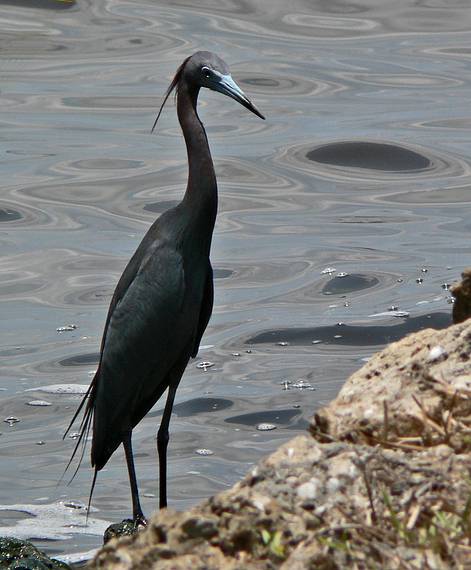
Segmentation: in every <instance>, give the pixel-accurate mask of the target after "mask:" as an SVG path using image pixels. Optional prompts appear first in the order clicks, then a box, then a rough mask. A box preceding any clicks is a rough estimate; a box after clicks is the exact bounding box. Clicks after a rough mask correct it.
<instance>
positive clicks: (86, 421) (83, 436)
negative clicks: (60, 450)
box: [59, 370, 99, 485]
mask: <svg viewBox="0 0 471 570" xmlns="http://www.w3.org/2000/svg"><path fill="white" fill-rule="evenodd" d="M98 373H99V370H98V371H97V373H96V374H95V377H94V378H93V380H92V382H91V384H90V386H89V388H88V390H87V391H86V393H85V395H84V397H83V399H82V401H81V402H80V405H79V407H78V408H77V411H76V412H75V414H74V416H73V418H72V420H71V422H70V424H69V425H68V427H67V429H66V431H65V433H64V435H63V436H62V439H65V438H66V436H67V434H68V433H69V432H70V430H71V428H72V426H73V424H74V422H75V420H76V419H77V417H78V415H79V414H80V412H81V411H82V409H83V407H84V406H85V410H84V413H83V418H82V421H81V422H80V426H79V436H78V438H77V441H76V443H75V447H74V450H73V452H72V455H71V457H70V459H69V461H68V463H67V465H66V467H65V469H64V472H63V474H62V477H61V478H60V480H59V483H60V482H61V481H62V480H63V479H64V476H65V474H66V473H67V471H68V470H69V468H70V466H71V465H72V462H73V460H74V458H75V456H76V455H77V453H78V451H79V448H80V446H81V447H82V449H81V452H80V458H79V460H78V463H77V467H76V469H75V471H74V473H73V475H72V477H71V479H70V481H69V483H68V484H69V485H70V483H72V481H73V480H74V479H75V476H76V475H77V473H78V470H79V468H80V465H81V464H82V461H83V457H84V454H85V448H86V445H87V439H88V436H89V434H90V429H91V427H92V420H93V410H94V399H95V398H94V396H95V389H96V384H97V377H98ZM95 477H96V475H95Z"/></svg>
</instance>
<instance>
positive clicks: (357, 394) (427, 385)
mask: <svg viewBox="0 0 471 570" xmlns="http://www.w3.org/2000/svg"><path fill="white" fill-rule="evenodd" d="M470 355H471V320H467V321H465V322H463V323H461V324H457V325H453V326H451V327H449V328H448V329H446V330H441V331H435V330H431V329H428V330H424V331H422V332H420V333H416V334H413V335H410V336H409V337H406V338H405V339H403V340H401V341H399V342H397V343H394V344H392V345H390V346H389V347H387V348H386V349H385V350H384V351H382V352H380V353H378V354H377V355H375V356H374V357H373V358H372V359H371V360H370V361H369V362H368V363H367V364H366V365H365V366H364V367H363V368H362V369H361V370H359V371H358V372H357V373H356V374H354V375H353V376H352V377H351V378H350V379H349V380H348V381H347V382H346V384H345V386H344V387H343V389H342V390H341V392H340V394H339V396H338V397H337V398H336V399H335V400H334V401H333V402H332V403H331V404H330V405H329V406H327V407H326V408H324V409H322V410H321V411H319V412H318V413H317V414H316V415H315V417H314V419H313V422H312V425H311V434H306V435H301V436H298V437H296V438H295V439H293V440H291V441H290V442H288V443H286V444H284V445H283V446H281V447H280V448H279V449H278V450H277V451H276V452H275V453H273V454H272V455H271V456H269V457H267V458H266V459H264V460H263V461H262V462H261V463H260V464H259V465H258V466H257V467H255V468H254V469H253V470H252V472H250V473H249V474H248V475H247V476H246V477H245V479H244V480H242V481H241V482H240V483H238V484H237V485H235V486H234V487H233V488H232V489H231V490H229V491H227V492H225V493H221V494H219V495H217V496H215V497H212V498H210V499H208V500H207V501H205V502H203V503H202V504H201V505H199V506H198V507H195V508H194V509H192V510H190V511H188V512H185V513H175V512H173V511H170V510H166V511H162V512H159V513H157V514H156V515H155V516H154V518H153V519H152V521H151V523H150V524H149V526H148V527H147V529H145V530H144V531H141V532H140V533H138V534H137V535H135V536H132V537H124V538H122V539H120V540H118V539H112V540H111V541H110V542H109V543H108V544H107V545H106V546H105V547H104V548H103V549H102V550H101V551H100V552H99V553H98V554H97V556H96V557H95V559H94V560H93V561H92V563H91V565H90V567H91V568H107V569H108V568H109V569H112V570H118V569H120V570H128V569H136V570H137V569H166V570H167V569H168V570H170V569H183V568H191V569H194V570H199V569H201V570H202V569H209V570H213V569H214V570H216V569H221V568H224V569H228V570H233V569H234V570H235V569H237V570H239V569H240V570H242V569H249V570H250V569H254V570H255V569H263V570H265V569H267V570H268V569H275V568H280V569H282V570H301V569H305V568H306V569H310V568H312V569H314V568H316V569H324V570H332V569H339V570H340V569H343V568H351V569H358V570H360V569H364V568H371V569H373V568H375V569H377V568H385V569H386V568H387V569H392V570H394V569H409V568H410V569H419V568H427V569H432V570H434V569H438V570H441V569H448V568H456V569H458V568H463V569H465V568H471V478H470V473H471V452H470V449H471V431H470V430H471V362H470Z"/></svg>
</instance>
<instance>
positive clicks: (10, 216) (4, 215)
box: [0, 208, 23, 222]
mask: <svg viewBox="0 0 471 570" xmlns="http://www.w3.org/2000/svg"><path fill="white" fill-rule="evenodd" d="M22 217H23V216H22V215H21V214H20V212H17V211H16V210H11V209H10V208H0V222H13V221H14V220H21V218H22Z"/></svg>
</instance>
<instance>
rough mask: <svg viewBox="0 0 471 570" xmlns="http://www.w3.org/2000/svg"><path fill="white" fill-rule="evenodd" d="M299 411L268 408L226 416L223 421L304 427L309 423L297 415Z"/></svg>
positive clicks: (254, 424) (294, 427)
mask: <svg viewBox="0 0 471 570" xmlns="http://www.w3.org/2000/svg"><path fill="white" fill-rule="evenodd" d="M301 413H302V412H301V410H273V411H272V410H270V411H263V412H252V413H249V414H240V415H238V416H232V417H230V418H226V419H225V420H224V421H225V422H226V423H228V424H239V425H243V426H256V425H257V424H260V423H273V424H274V425H277V426H283V427H289V428H290V429H305V428H307V427H308V425H309V424H308V422H307V421H306V420H305V419H303V418H300V417H299V416H300V415H301ZM295 419H298V421H296V422H293V420H295Z"/></svg>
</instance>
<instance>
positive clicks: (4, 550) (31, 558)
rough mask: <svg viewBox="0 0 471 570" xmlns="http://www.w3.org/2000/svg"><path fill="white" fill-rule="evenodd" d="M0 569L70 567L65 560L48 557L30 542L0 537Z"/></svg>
mask: <svg viewBox="0 0 471 570" xmlns="http://www.w3.org/2000/svg"><path fill="white" fill-rule="evenodd" d="M0 569H2V570H3V569H8V570H70V567H69V566H68V565H67V564H65V562H60V561H59V560H55V559H54V558H49V557H48V556H46V555H45V554H44V553H42V552H41V551H40V550H38V549H37V548H36V547H35V546H34V545H33V544H31V542H27V541H26V540H19V539H17V538H9V537H0Z"/></svg>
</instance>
